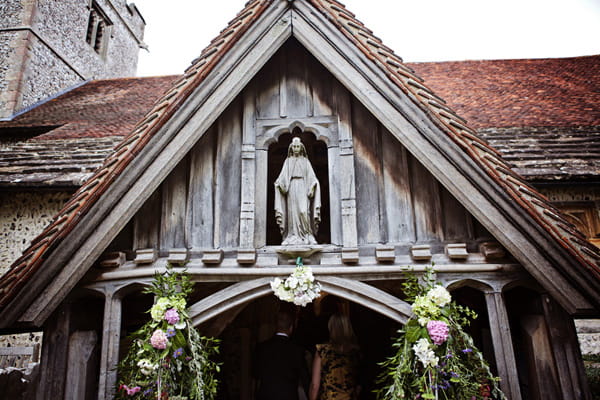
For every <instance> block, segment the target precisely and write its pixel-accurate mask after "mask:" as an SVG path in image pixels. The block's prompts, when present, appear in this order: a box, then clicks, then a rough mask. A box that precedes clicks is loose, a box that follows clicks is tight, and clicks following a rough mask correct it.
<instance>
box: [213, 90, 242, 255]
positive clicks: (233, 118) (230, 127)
mask: <svg viewBox="0 0 600 400" xmlns="http://www.w3.org/2000/svg"><path fill="white" fill-rule="evenodd" d="M217 129H218V132H217V151H216V158H215V172H216V173H215V204H214V205H215V208H214V221H215V224H214V247H215V248H225V247H237V245H238V243H239V226H240V221H239V218H240V206H241V204H240V199H241V191H240V186H241V170H242V160H241V153H242V105H241V101H240V99H239V98H238V99H236V100H235V101H234V102H233V103H232V104H231V105H230V106H229V107H228V108H227V110H226V111H225V112H224V113H223V115H222V116H221V117H220V118H219V121H218V123H217Z"/></svg>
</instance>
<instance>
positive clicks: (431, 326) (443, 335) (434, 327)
mask: <svg viewBox="0 0 600 400" xmlns="http://www.w3.org/2000/svg"><path fill="white" fill-rule="evenodd" d="M427 332H429V337H430V338H431V340H432V341H433V343H434V344H436V345H438V346H439V345H440V344H442V343H444V342H445V341H446V340H447V339H448V324H446V323H445V322H444V321H429V322H428V323H427Z"/></svg>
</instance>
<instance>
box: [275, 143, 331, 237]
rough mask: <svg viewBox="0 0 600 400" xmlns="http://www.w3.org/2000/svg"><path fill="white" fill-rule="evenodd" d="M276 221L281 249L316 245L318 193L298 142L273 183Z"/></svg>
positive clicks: (312, 171)
mask: <svg viewBox="0 0 600 400" xmlns="http://www.w3.org/2000/svg"><path fill="white" fill-rule="evenodd" d="M275 218H276V219H277V225H279V230H280V231H281V236H282V238H283V241H282V243H281V244H282V245H284V246H298V245H307V244H317V240H316V239H315V235H316V233H317V230H318V228H319V222H321V189H320V187H319V181H318V180H317V177H316V175H315V171H314V170H313V168H312V166H311V165H310V161H308V158H307V156H306V148H305V147H304V145H303V144H302V142H301V141H300V138H298V137H294V138H293V139H292V143H291V144H290V146H289V148H288V155H287V158H286V159H285V162H284V163H283V168H282V169H281V172H280V173H279V177H277V180H276V181H275Z"/></svg>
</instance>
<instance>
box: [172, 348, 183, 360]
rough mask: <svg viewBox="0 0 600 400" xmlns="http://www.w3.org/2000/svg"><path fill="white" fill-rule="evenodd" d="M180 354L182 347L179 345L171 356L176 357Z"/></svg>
mask: <svg viewBox="0 0 600 400" xmlns="http://www.w3.org/2000/svg"><path fill="white" fill-rule="evenodd" d="M182 354H183V349H182V348H181V347H180V348H178V349H177V350H175V351H174V352H173V358H177V357H179V356H180V355H182Z"/></svg>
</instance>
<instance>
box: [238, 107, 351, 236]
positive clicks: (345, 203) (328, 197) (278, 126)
mask: <svg viewBox="0 0 600 400" xmlns="http://www.w3.org/2000/svg"><path fill="white" fill-rule="evenodd" d="M293 136H299V137H300V138H301V139H302V141H303V143H304V144H305V146H306V148H307V152H308V156H309V160H310V162H311V163H312V165H313V168H314V169H315V173H316V175H317V178H318V179H319V182H320V184H321V197H322V219H321V225H320V227H319V232H318V235H317V241H318V242H319V243H320V244H334V245H344V246H355V245H356V206H355V194H354V166H353V163H352V155H353V150H352V141H351V139H349V138H348V139H346V140H341V139H340V137H339V135H338V118H337V117H335V116H319V117H305V118H281V119H259V120H257V121H256V142H255V148H254V149H251V148H248V147H247V150H249V151H252V150H255V153H254V154H255V155H256V157H255V163H256V164H255V167H256V168H255V169H254V171H255V173H256V179H255V180H254V182H255V183H254V184H255V187H254V196H255V198H254V201H253V202H248V203H246V202H245V201H244V203H245V204H254V205H255V207H254V210H255V224H254V246H255V247H264V246H266V245H279V244H280V243H281V238H280V235H279V231H278V228H277V225H276V224H275V219H274V215H273V211H272V208H273V204H272V203H273V199H272V197H273V193H271V192H272V191H273V182H274V180H275V179H276V177H277V174H278V173H279V170H280V169H281V167H282V165H283V161H284V160H285V157H286V155H287V147H288V145H289V143H290V141H291V139H292V137H293ZM346 156H348V157H347V160H346V159H345V157H346ZM342 171H343V173H342ZM246 182H248V181H246ZM342 187H346V188H348V189H349V190H348V193H342V190H341V188H342ZM243 192H245V193H248V192H250V191H249V190H243Z"/></svg>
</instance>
